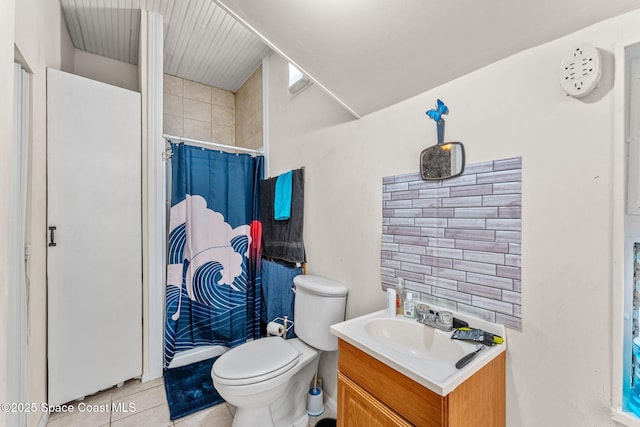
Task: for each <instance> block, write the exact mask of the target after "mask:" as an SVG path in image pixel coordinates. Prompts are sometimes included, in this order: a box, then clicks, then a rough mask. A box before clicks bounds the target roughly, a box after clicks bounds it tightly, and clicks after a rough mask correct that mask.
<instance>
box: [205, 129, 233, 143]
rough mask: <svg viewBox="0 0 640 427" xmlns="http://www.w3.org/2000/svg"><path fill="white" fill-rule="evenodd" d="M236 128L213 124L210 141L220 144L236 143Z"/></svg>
mask: <svg viewBox="0 0 640 427" xmlns="http://www.w3.org/2000/svg"><path fill="white" fill-rule="evenodd" d="M235 131H236V129H235V128H234V127H232V126H213V128H212V129H211V133H212V141H213V142H219V143H221V144H227V145H236V132H235Z"/></svg>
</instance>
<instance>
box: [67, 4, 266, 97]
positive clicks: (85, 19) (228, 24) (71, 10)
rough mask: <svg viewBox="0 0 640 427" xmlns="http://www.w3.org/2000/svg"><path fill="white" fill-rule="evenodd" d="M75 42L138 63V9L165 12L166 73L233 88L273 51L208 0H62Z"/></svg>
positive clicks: (227, 88) (110, 56)
mask: <svg viewBox="0 0 640 427" xmlns="http://www.w3.org/2000/svg"><path fill="white" fill-rule="evenodd" d="M60 4H61V5H62V13H63V16H64V18H65V21H66V23H67V28H68V29H69V34H70V36H71V41H72V42H73V45H74V47H76V48H78V49H82V50H86V51H89V52H92V53H95V54H98V55H102V56H106V57H109V58H113V59H117V60H119V61H123V62H128V63H130V64H137V62H138V39H139V37H138V36H139V32H140V9H141V8H142V9H146V10H151V11H154V12H157V13H160V14H161V15H163V17H164V72H165V73H167V74H171V75H174V76H178V77H182V78H184V79H189V80H193V81H196V82H200V83H205V84H208V85H211V86H215V87H219V88H222V89H226V90H230V91H231V92H235V91H236V90H238V88H239V87H240V86H242V84H243V83H244V82H245V81H246V80H247V78H249V76H250V75H251V74H252V73H253V72H254V71H255V69H256V68H257V67H258V65H260V63H261V60H262V57H264V56H266V55H268V54H269V53H270V52H271V50H270V49H269V48H268V47H267V46H266V45H265V44H264V43H263V42H262V41H261V40H260V39H259V38H258V37H256V36H255V35H254V34H253V33H252V32H250V31H249V30H247V29H246V28H245V27H244V26H243V25H241V24H239V23H238V22H237V21H236V20H235V19H234V18H232V17H231V16H229V15H228V14H227V13H226V12H225V11H224V10H223V9H222V8H221V7H220V6H218V5H217V4H216V3H214V2H213V1H212V0H188V1H187V0H60Z"/></svg>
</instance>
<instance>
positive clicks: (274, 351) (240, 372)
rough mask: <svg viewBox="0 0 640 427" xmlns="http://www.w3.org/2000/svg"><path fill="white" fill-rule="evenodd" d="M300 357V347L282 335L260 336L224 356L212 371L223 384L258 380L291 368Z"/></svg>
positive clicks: (240, 383) (276, 375)
mask: <svg viewBox="0 0 640 427" xmlns="http://www.w3.org/2000/svg"><path fill="white" fill-rule="evenodd" d="M298 357H299V354H298V351H297V350H296V349H295V348H294V347H293V346H292V345H291V344H289V343H288V342H286V341H285V340H283V339H282V338H280V337H268V338H260V339H258V340H255V341H251V342H248V343H245V344H242V345H240V346H238V347H236V348H234V349H232V350H229V351H228V352H226V353H225V354H223V355H222V356H220V358H219V359H218V360H216V363H214V364H213V369H212V370H211V373H212V374H213V375H214V376H215V379H216V381H217V382H219V383H220V384H225V385H230V386H240V385H248V384H255V383H259V382H263V381H267V380H270V379H272V378H275V377H278V376H280V375H282V374H283V373H285V372H287V371H288V370H290V369H291V368H293V367H294V366H295V365H296V364H297V363H298Z"/></svg>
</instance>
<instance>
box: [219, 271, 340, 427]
mask: <svg viewBox="0 0 640 427" xmlns="http://www.w3.org/2000/svg"><path fill="white" fill-rule="evenodd" d="M294 284H295V286H296V299H295V307H294V309H295V316H296V317H295V323H294V328H295V329H294V330H295V332H296V335H297V336H298V338H294V339H291V340H284V339H283V338H280V337H267V338H260V339H258V340H255V341H251V342H247V343H245V344H242V345H240V346H238V347H236V348H234V349H232V350H230V351H228V352H226V353H225V354H223V355H222V356H220V357H219V358H218V359H217V360H216V362H215V363H214V364H213V367H212V368H211V378H212V379H213V384H214V386H215V388H216V390H217V391H218V393H220V396H222V398H223V399H224V400H226V401H227V402H229V403H230V404H232V405H234V406H235V407H236V413H235V416H234V419H233V427H256V426H260V427H290V426H293V427H304V426H306V425H307V423H308V420H309V416H308V415H307V411H306V401H307V392H308V390H309V384H310V383H311V379H312V378H313V376H314V375H315V373H316V372H317V370H318V361H319V356H320V354H321V352H322V351H335V350H337V349H338V342H337V338H336V337H335V336H333V335H332V334H331V333H330V332H329V326H330V325H332V324H334V323H338V322H341V321H343V320H344V315H345V307H346V298H347V292H348V289H347V287H346V286H344V285H343V284H341V283H338V282H334V281H332V280H329V279H325V278H322V277H318V276H309V275H304V276H297V277H295V278H294Z"/></svg>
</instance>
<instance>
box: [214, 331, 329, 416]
mask: <svg viewBox="0 0 640 427" xmlns="http://www.w3.org/2000/svg"><path fill="white" fill-rule="evenodd" d="M236 350H237V351H236ZM228 353H230V354H229V357H226V358H225V359H223V360H222V361H221V363H218V361H216V363H215V364H214V366H213V368H212V369H211V377H212V378H213V382H214V385H215V387H216V390H218V393H220V396H222V397H223V398H224V399H225V400H226V401H227V402H229V403H230V404H232V405H234V406H235V407H236V414H235V417H234V420H233V427H255V426H258V425H259V426H265V427H270V426H277V427H280V426H296V427H303V426H306V425H307V423H308V416H307V412H306V395H307V391H308V390H309V383H310V382H311V379H312V378H313V376H314V374H315V372H316V370H317V368H318V361H319V356H320V351H319V350H317V349H314V348H312V347H310V346H308V345H306V344H305V343H304V342H302V341H301V340H299V339H298V338H294V339H292V340H288V341H285V340H283V339H282V338H279V337H268V338H261V339H259V340H255V341H252V342H249V343H246V344H243V345H241V346H239V347H236V348H235V349H232V350H230V351H229V352H228ZM225 354H226V353H225ZM262 355H264V356H266V357H262ZM249 359H252V360H249Z"/></svg>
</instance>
